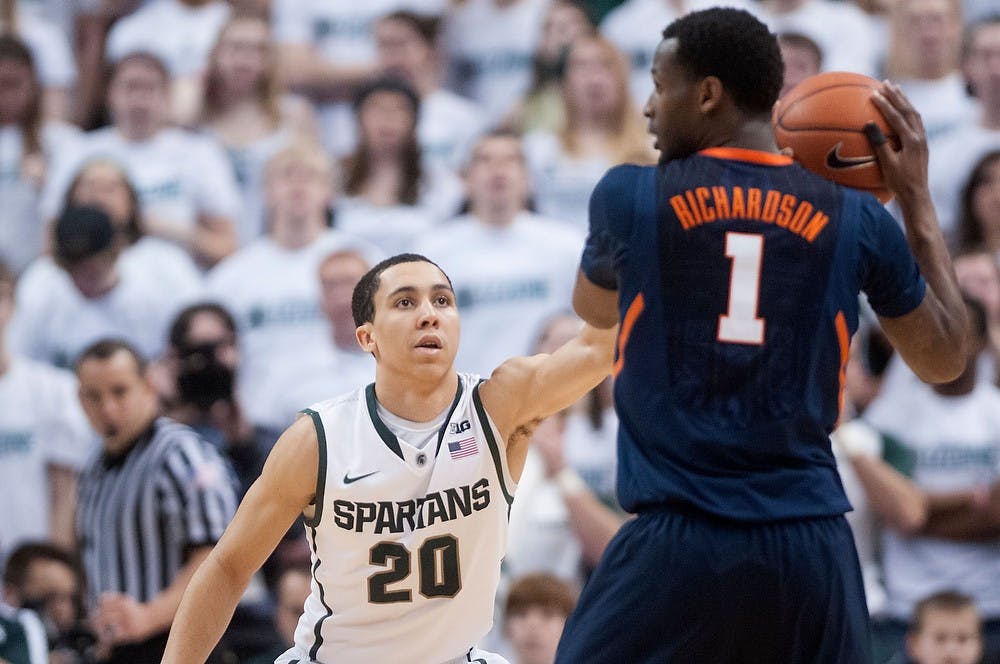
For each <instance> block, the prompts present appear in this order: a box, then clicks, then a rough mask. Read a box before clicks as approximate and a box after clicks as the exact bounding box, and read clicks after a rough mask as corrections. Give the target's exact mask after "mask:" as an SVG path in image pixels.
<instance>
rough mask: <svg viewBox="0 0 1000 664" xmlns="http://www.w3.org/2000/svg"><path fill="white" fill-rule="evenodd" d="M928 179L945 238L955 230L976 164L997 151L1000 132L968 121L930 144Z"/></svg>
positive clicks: (999, 143)
mask: <svg viewBox="0 0 1000 664" xmlns="http://www.w3.org/2000/svg"><path fill="white" fill-rule="evenodd" d="M929 149H930V159H929V161H928V163H927V180H928V184H930V188H931V197H932V198H933V199H934V209H936V210H937V214H938V221H939V223H940V224H941V229H942V230H943V231H944V233H945V236H946V237H949V236H951V235H952V234H953V233H954V232H955V231H956V230H957V228H956V227H957V225H958V219H959V214H960V210H959V208H960V207H961V201H962V189H963V188H965V185H966V183H967V182H968V180H969V176H970V175H971V174H972V169H973V168H974V167H975V165H976V162H977V161H979V160H980V159H981V158H982V157H983V155H985V154H986V153H987V152H990V151H992V150H1000V129H986V128H984V127H982V126H981V125H979V124H978V123H972V122H968V123H965V124H962V125H960V126H958V127H956V128H955V130H954V131H951V132H949V133H947V134H945V135H943V136H941V137H940V138H939V139H938V140H936V141H933V142H931V143H930V145H929Z"/></svg>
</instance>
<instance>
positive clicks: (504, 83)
mask: <svg viewBox="0 0 1000 664" xmlns="http://www.w3.org/2000/svg"><path fill="white" fill-rule="evenodd" d="M547 8H548V2H547V0H515V1H514V2H508V3H500V2H497V1H496V0H469V1H468V2H466V3H464V4H462V5H460V6H458V7H457V8H455V9H454V10H453V12H452V13H451V15H450V16H448V17H447V18H446V25H445V31H444V36H443V42H442V43H443V44H444V49H445V52H446V53H447V58H448V62H449V63H450V64H451V67H452V71H451V72H450V78H451V86H452V87H453V88H454V90H455V91H456V92H458V93H460V94H463V95H465V96H467V97H469V98H471V99H473V100H474V101H475V102H476V103H478V104H479V105H480V107H482V108H483V110H484V111H485V113H486V116H485V119H486V120H487V123H488V124H490V125H493V124H496V123H498V122H499V121H500V120H501V119H502V118H504V117H506V115H507V112H508V111H509V110H510V108H511V107H512V106H513V105H514V104H516V103H517V101H518V100H519V99H520V98H521V95H522V94H524V92H525V91H527V89H528V86H529V85H530V84H531V75H532V57H533V56H534V52H535V44H536V43H537V42H538V36H539V35H540V34H541V28H542V21H543V19H544V14H545V11H546V9H547Z"/></svg>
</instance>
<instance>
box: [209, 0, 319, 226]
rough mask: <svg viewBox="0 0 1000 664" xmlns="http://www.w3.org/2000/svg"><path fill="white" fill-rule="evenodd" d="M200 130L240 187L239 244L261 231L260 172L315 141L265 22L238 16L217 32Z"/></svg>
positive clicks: (311, 121)
mask: <svg viewBox="0 0 1000 664" xmlns="http://www.w3.org/2000/svg"><path fill="white" fill-rule="evenodd" d="M200 125H201V127H202V129H204V130H205V131H206V132H207V133H209V134H210V135H212V136H213V137H215V139H216V140H218V142H219V143H220V144H221V145H222V147H223V148H224V149H225V150H226V153H227V154H228V156H229V161H230V163H231V164H232V167H233V173H234V174H235V176H236V180H237V182H238V183H239V185H240V191H241V194H242V207H243V214H241V215H240V218H239V221H238V231H239V238H240V244H246V243H247V242H249V241H250V240H253V239H256V238H257V237H259V236H260V235H262V234H263V232H264V198H263V187H264V167H265V166H266V165H267V161H268V160H269V159H270V158H271V157H272V156H274V154H276V153H277V152H278V151H279V150H281V149H282V148H285V147H288V146H289V145H291V144H292V143H293V142H295V141H297V140H302V139H307V140H312V139H315V138H316V137H317V131H318V130H317V127H316V117H315V114H314V113H313V110H312V106H311V104H309V102H307V101H306V100H305V99H303V98H301V97H297V96H293V95H289V94H287V93H286V92H285V90H284V87H283V85H282V83H281V81H280V79H279V78H278V52H277V46H276V44H275V43H274V41H273V39H272V37H271V30H270V27H269V26H268V24H267V22H266V21H265V20H264V19H261V18H258V17H253V16H245V15H239V16H235V17H233V18H231V19H230V20H229V22H228V23H226V25H225V26H223V28H222V30H221V31H220V32H219V39H218V41H217V42H216V44H215V48H213V49H212V53H211V55H210V56H209V61H208V66H207V68H206V72H205V80H204V89H203V93H202V101H201V118H200Z"/></svg>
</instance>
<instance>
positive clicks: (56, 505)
mask: <svg viewBox="0 0 1000 664" xmlns="http://www.w3.org/2000/svg"><path fill="white" fill-rule="evenodd" d="M13 315H14V275H13V273H12V272H11V271H10V270H9V269H8V268H7V267H6V266H5V265H4V264H3V263H2V262H0V484H2V485H3V487H4V507H3V509H2V510H0V560H2V559H4V558H6V557H7V555H8V554H9V553H10V552H11V550H12V549H13V548H14V547H16V546H17V545H18V544H20V543H21V542H24V541H27V540H51V541H54V542H57V543H58V544H60V545H62V546H66V547H72V546H73V544H74V541H75V538H74V535H73V518H74V510H75V506H76V476H77V473H78V472H79V470H80V469H81V468H82V467H83V464H84V462H85V461H86V459H87V457H88V456H89V455H90V453H91V452H93V451H94V450H95V449H96V445H95V443H96V440H95V439H94V438H93V436H92V435H91V434H90V432H89V428H88V426H87V421H86V419H85V418H84V416H83V411H82V410H81V409H80V405H79V402H78V401H77V399H76V380H75V379H74V378H73V376H72V374H70V373H69V372H67V371H61V370H58V369H55V368H53V367H50V366H46V365H44V364H41V363H39V362H34V361H31V360H29V359H28V358H26V357H23V356H21V355H19V354H16V353H14V352H12V351H11V349H10V348H9V347H8V345H7V343H6V341H5V332H6V329H7V326H8V323H9V322H10V321H11V318H12V317H13Z"/></svg>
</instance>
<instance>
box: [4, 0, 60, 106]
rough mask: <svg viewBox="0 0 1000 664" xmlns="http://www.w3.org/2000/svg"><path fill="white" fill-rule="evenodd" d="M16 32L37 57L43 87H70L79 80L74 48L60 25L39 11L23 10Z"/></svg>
mask: <svg viewBox="0 0 1000 664" xmlns="http://www.w3.org/2000/svg"><path fill="white" fill-rule="evenodd" d="M0 28H3V26H2V25H0ZM16 34H17V37H18V38H19V39H21V40H22V41H23V42H24V43H25V45H26V46H27V47H28V50H29V51H31V55H32V57H34V59H35V68H36V69H37V70H38V80H39V81H41V83H42V87H45V88H69V87H71V86H72V85H73V84H74V83H75V82H76V59H75V58H74V57H73V48H72V47H71V46H70V41H69V37H68V36H67V35H66V33H64V32H63V31H62V29H61V28H60V26H58V25H56V24H55V23H52V22H51V21H50V20H49V19H48V17H47V16H44V15H42V14H39V13H38V12H34V11H30V12H20V13H19V15H18V17H17V29H16Z"/></svg>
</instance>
